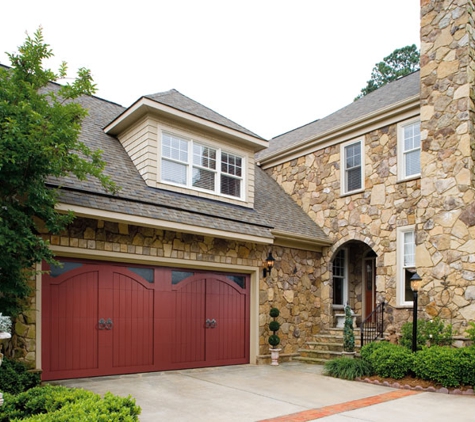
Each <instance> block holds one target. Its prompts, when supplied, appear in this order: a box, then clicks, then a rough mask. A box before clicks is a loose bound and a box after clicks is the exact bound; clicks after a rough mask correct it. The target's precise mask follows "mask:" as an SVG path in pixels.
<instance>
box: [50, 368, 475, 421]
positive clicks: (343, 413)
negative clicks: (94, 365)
mask: <svg viewBox="0 0 475 422" xmlns="http://www.w3.org/2000/svg"><path fill="white" fill-rule="evenodd" d="M321 372H322V367H321V366H319V365H307V364H304V363H298V362H289V363H284V364H281V365H279V366H270V365H257V366H256V365H238V366H226V367H217V368H205V369H189V370H180V371H169V372H155V373H144V374H134V375H123V376H113V377H100V378H84V379H79V380H65V381H60V382H55V384H61V385H65V386H69V387H79V388H84V389H86V390H91V391H94V392H96V393H99V394H104V393H106V392H108V391H110V392H112V393H114V394H117V395H120V396H127V395H129V394H130V395H131V396H133V397H135V398H136V401H137V404H138V405H139V406H140V407H141V408H142V414H141V416H140V420H141V421H143V422H156V421H193V422H197V421H206V422H215V421H216V422H221V421H223V422H233V421H236V422H246V421H263V420H267V421H282V422H284V421H285V422H290V421H313V420H319V421H320V420H323V421H327V422H354V421H374V422H379V421H383V422H401V421H404V422H407V421H418V422H421V421H430V422H439V421H440V422H447V421H452V420H454V421H457V422H469V421H470V422H473V421H474V420H475V419H474V414H475V396H461V395H448V394H440V393H428V392H414V391H407V390H397V389H393V388H389V387H383V386H378V385H372V384H367V383H363V382H356V381H344V380H340V379H336V378H331V377H327V376H323V375H322V373H321Z"/></svg>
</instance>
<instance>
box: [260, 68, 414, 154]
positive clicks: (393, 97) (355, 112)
mask: <svg viewBox="0 0 475 422" xmlns="http://www.w3.org/2000/svg"><path fill="white" fill-rule="evenodd" d="M419 92H420V75H419V71H417V72H414V73H412V74H410V75H408V76H406V77H404V78H401V79H398V80H397V81H394V82H391V83H388V84H387V85H384V86H382V87H381V88H379V89H378V90H376V91H374V92H372V93H371V94H368V95H366V96H365V97H363V98H361V99H359V100H357V101H355V102H353V103H351V104H349V105H348V106H346V107H344V108H342V109H340V110H338V111H336V112H334V113H332V114H330V115H329V116H327V117H324V118H322V119H320V120H315V121H313V122H311V123H308V124H307V125H304V126H301V127H299V128H297V129H294V130H292V131H290V132H287V133H284V134H282V135H279V136H276V137H275V138H272V139H271V140H270V142H269V147H268V148H267V149H265V150H263V151H261V152H259V153H257V154H256V159H257V160H260V161H264V160H265V159H266V158H267V157H270V156H273V155H275V154H278V153H279V152H284V151H286V150H289V149H291V148H296V147H298V146H300V145H302V144H305V143H306V142H308V141H309V140H310V139H315V138H317V137H318V136H320V135H323V134H324V133H326V132H327V131H329V130H331V129H334V128H337V127H340V126H342V125H344V124H346V123H349V122H351V121H353V120H356V119H358V118H362V117H364V116H366V115H368V114H371V113H373V112H375V111H377V110H381V109H384V108H387V107H389V106H391V105H393V104H397V103H399V102H401V101H403V100H405V99H407V98H410V97H412V96H416V95H418V94H419Z"/></svg>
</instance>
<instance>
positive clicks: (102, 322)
mask: <svg viewBox="0 0 475 422" xmlns="http://www.w3.org/2000/svg"><path fill="white" fill-rule="evenodd" d="M97 328H99V330H105V329H106V321H105V320H104V318H101V319H100V320H99V321H98V322H97Z"/></svg>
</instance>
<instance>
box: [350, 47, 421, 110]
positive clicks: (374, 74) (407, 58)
mask: <svg viewBox="0 0 475 422" xmlns="http://www.w3.org/2000/svg"><path fill="white" fill-rule="evenodd" d="M419 58H420V54H419V51H418V50H417V47H416V45H415V44H412V45H408V46H406V47H403V48H398V49H396V50H394V51H393V52H392V53H391V54H390V55H389V56H387V57H385V58H384V59H383V61H381V62H379V63H376V64H375V65H374V68H373V70H372V71H371V79H370V80H369V81H368V82H367V83H366V86H365V87H364V88H363V89H362V90H361V93H360V94H359V95H358V96H357V97H356V98H355V101H356V100H358V99H360V98H362V97H364V96H365V95H368V94H369V93H370V92H373V91H376V90H377V89H378V88H380V87H382V86H383V85H386V84H387V83H388V82H392V81H395V80H396V79H398V78H400V77H402V76H406V75H409V74H410V73H412V72H414V71H416V70H418V69H419Z"/></svg>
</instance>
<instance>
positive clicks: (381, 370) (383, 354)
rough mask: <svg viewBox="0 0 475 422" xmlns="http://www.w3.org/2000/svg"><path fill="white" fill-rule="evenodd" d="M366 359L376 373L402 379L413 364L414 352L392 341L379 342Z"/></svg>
mask: <svg viewBox="0 0 475 422" xmlns="http://www.w3.org/2000/svg"><path fill="white" fill-rule="evenodd" d="M379 344H380V345H381V346H379V347H375V349H374V350H373V352H372V353H371V354H370V355H369V357H368V358H367V359H366V360H367V361H368V362H369V364H370V365H371V367H372V368H373V371H374V373H375V374H377V375H379V376H381V377H384V378H394V379H400V378H403V377H404V376H406V375H407V374H408V373H409V372H410V370H411V368H412V364H413V354H412V353H411V351H410V350H408V349H406V348H405V347H402V346H398V345H397V344H392V343H384V342H381V343H379Z"/></svg>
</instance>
